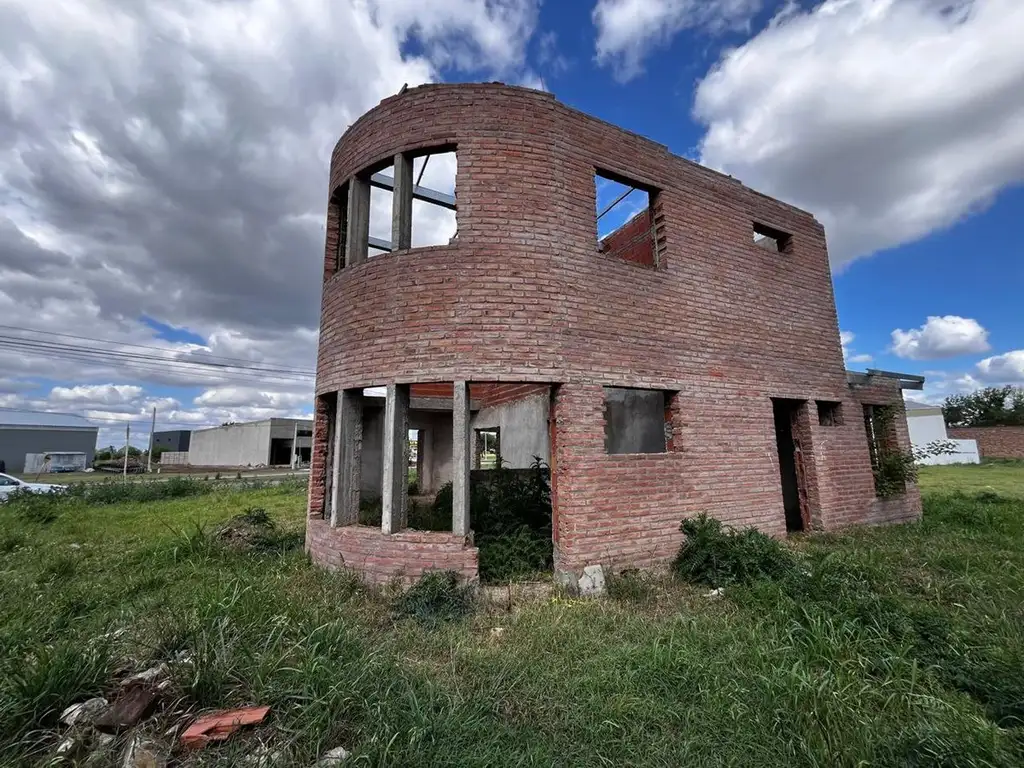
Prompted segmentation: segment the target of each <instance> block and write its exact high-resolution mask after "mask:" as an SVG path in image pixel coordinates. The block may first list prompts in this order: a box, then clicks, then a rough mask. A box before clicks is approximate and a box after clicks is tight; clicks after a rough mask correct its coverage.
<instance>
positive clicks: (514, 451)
mask: <svg viewBox="0 0 1024 768" xmlns="http://www.w3.org/2000/svg"><path fill="white" fill-rule="evenodd" d="M549 411H550V399H549V396H548V394H546V393H545V394H542V395H537V396H534V397H527V398H524V399H522V400H516V401H515V402H512V403H506V404H504V405H498V406H495V407H493V408H484V409H482V410H480V411H479V412H477V413H476V414H475V415H474V416H473V418H472V419H471V420H470V428H471V429H493V428H494V427H497V428H498V429H500V430H501V459H502V462H503V463H504V464H505V465H506V466H508V467H510V468H512V469H525V468H527V467H529V466H530V465H531V464H533V461H534V457H535V456H538V457H540V459H541V461H543V462H545V463H550V462H551V446H550V442H549V439H548V413H549ZM471 448H472V454H471V455H476V446H475V445H473V446H472V447H471Z"/></svg>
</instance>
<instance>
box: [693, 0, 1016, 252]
mask: <svg viewBox="0 0 1024 768" xmlns="http://www.w3.org/2000/svg"><path fill="white" fill-rule="evenodd" d="M1021 30H1024V3H1021V2H1019V0H950V1H949V2H936V1H935V0H898V1H897V0H826V2H823V3H821V4H820V5H818V6H817V7H815V8H813V9H810V10H806V11H799V10H795V8H793V7H789V8H787V10H786V11H785V12H784V13H783V14H782V15H780V16H779V17H777V18H776V19H775V20H774V21H773V22H772V23H771V24H770V25H769V26H768V27H767V28H766V29H764V30H763V31H762V32H760V34H758V35H756V36H755V37H754V38H752V39H751V40H749V41H747V42H746V43H745V44H743V45H741V46H740V47H738V48H736V49H734V50H731V51H729V52H727V53H726V54H725V55H724V56H723V57H722V59H721V60H720V61H719V62H718V64H717V65H716V66H715V67H714V68H713V69H712V70H711V71H710V72H709V73H708V74H707V75H706V76H705V78H704V79H703V80H702V82H701V83H700V84H699V86H698V88H697V93H696V97H695V101H694V109H693V113H694V116H695V118H696V119H697V120H699V121H700V122H702V123H704V124H705V125H706V126H707V131H706V133H705V135H704V137H703V139H702V140H701V142H700V156H701V161H702V162H703V163H705V164H708V165H710V166H712V167H715V168H718V169H721V170H723V171H725V172H727V173H729V174H732V175H733V176H736V177H738V178H739V179H741V180H742V181H743V182H744V183H746V184H748V185H749V186H752V187H754V188H756V189H759V190H762V191H764V192H767V193H769V194H772V195H776V196H778V197H781V198H782V199H784V200H787V201H789V202H792V203H794V204H796V205H799V206H801V207H804V208H806V209H808V210H810V211H812V212H813V213H814V214H815V215H816V216H817V217H818V218H819V219H820V220H821V221H822V222H823V224H824V225H825V227H826V231H827V233H828V236H829V246H830V252H831V256H832V262H833V264H834V265H836V266H841V265H843V264H845V263H847V262H848V261H850V260H851V259H854V258H856V257H858V256H865V255H868V254H871V253H873V252H876V251H879V250H882V249H885V248H891V247H894V246H898V245H900V244H902V243H907V242H910V241H913V240H916V239H918V238H920V237H923V236H925V235H927V234H929V233H931V232H934V231H937V230H940V229H942V228H944V227H948V226H950V225H952V224H954V223H956V222H957V221H958V220H960V219H962V218H963V217H965V216H967V215H969V214H970V213H972V212H974V211H976V210H978V209H979V208H982V207H984V206H985V205H987V204H988V203H989V202H991V200H992V199H993V198H994V197H995V195H996V194H997V193H998V192H999V191H1000V190H1002V189H1004V188H1006V187H1008V186H1010V185H1013V184H1015V183H1019V182H1020V181H1022V180H1024V99H1022V98H1021V97H1020V94H1021V93H1024V46H1021V44H1020V36H1021Z"/></svg>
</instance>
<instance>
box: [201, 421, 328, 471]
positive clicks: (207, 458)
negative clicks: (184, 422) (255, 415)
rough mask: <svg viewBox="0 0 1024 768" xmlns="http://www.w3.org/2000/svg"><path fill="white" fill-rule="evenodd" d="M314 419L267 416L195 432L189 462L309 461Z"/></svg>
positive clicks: (249, 464)
mask: <svg viewBox="0 0 1024 768" xmlns="http://www.w3.org/2000/svg"><path fill="white" fill-rule="evenodd" d="M312 445H313V422H312V420H310V419H265V420H263V421H252V422H247V423H244V424H225V425H224V426H221V427H214V428H213V429H200V430H196V431H194V432H192V439H191V441H190V444H189V450H188V463H189V464H191V465H193V466H196V467H263V466H298V465H301V464H308V463H309V456H310V451H311V450H312Z"/></svg>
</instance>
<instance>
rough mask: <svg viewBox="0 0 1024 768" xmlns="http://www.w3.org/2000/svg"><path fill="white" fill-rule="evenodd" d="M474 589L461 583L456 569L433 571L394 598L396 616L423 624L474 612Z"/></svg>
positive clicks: (448, 619) (457, 617)
mask: <svg viewBox="0 0 1024 768" xmlns="http://www.w3.org/2000/svg"><path fill="white" fill-rule="evenodd" d="M473 606H474V589H473V586H472V585H471V584H467V585H460V584H459V574H457V573H456V572H455V571H430V572H429V573H425V574H424V575H423V577H422V578H420V580H419V581H417V582H416V583H415V584H414V585H413V586H412V587H410V588H409V590H408V591H406V592H405V593H404V594H403V595H401V596H399V597H398V599H397V600H395V604H394V615H395V616H396V617H398V618H405V617H408V618H413V619H416V621H418V622H420V623H423V624H437V623H440V622H443V621H452V620H454V619H460V618H462V617H463V616H468V615H469V614H470V613H472V612H473Z"/></svg>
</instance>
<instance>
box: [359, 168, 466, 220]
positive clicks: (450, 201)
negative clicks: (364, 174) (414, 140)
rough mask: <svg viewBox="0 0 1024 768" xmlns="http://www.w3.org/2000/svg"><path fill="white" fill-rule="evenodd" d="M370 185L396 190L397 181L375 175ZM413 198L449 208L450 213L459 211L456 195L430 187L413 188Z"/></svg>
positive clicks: (380, 174) (378, 174) (379, 174)
mask: <svg viewBox="0 0 1024 768" xmlns="http://www.w3.org/2000/svg"><path fill="white" fill-rule="evenodd" d="M370 184H372V185H373V186H375V187H377V188H378V189H388V190H391V189H394V188H395V180H394V179H392V178H391V177H390V176H385V175H384V174H383V173H375V174H373V176H371V177H370ZM412 196H413V199H415V200H422V201H423V202H425V203H433V204H434V205H439V206H441V207H442V208H447V209H448V210H449V211H456V210H458V207H457V205H456V203H455V195H449V194H448V193H447V192H438V191H437V190H436V189H430V188H429V187H413V190H412Z"/></svg>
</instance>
